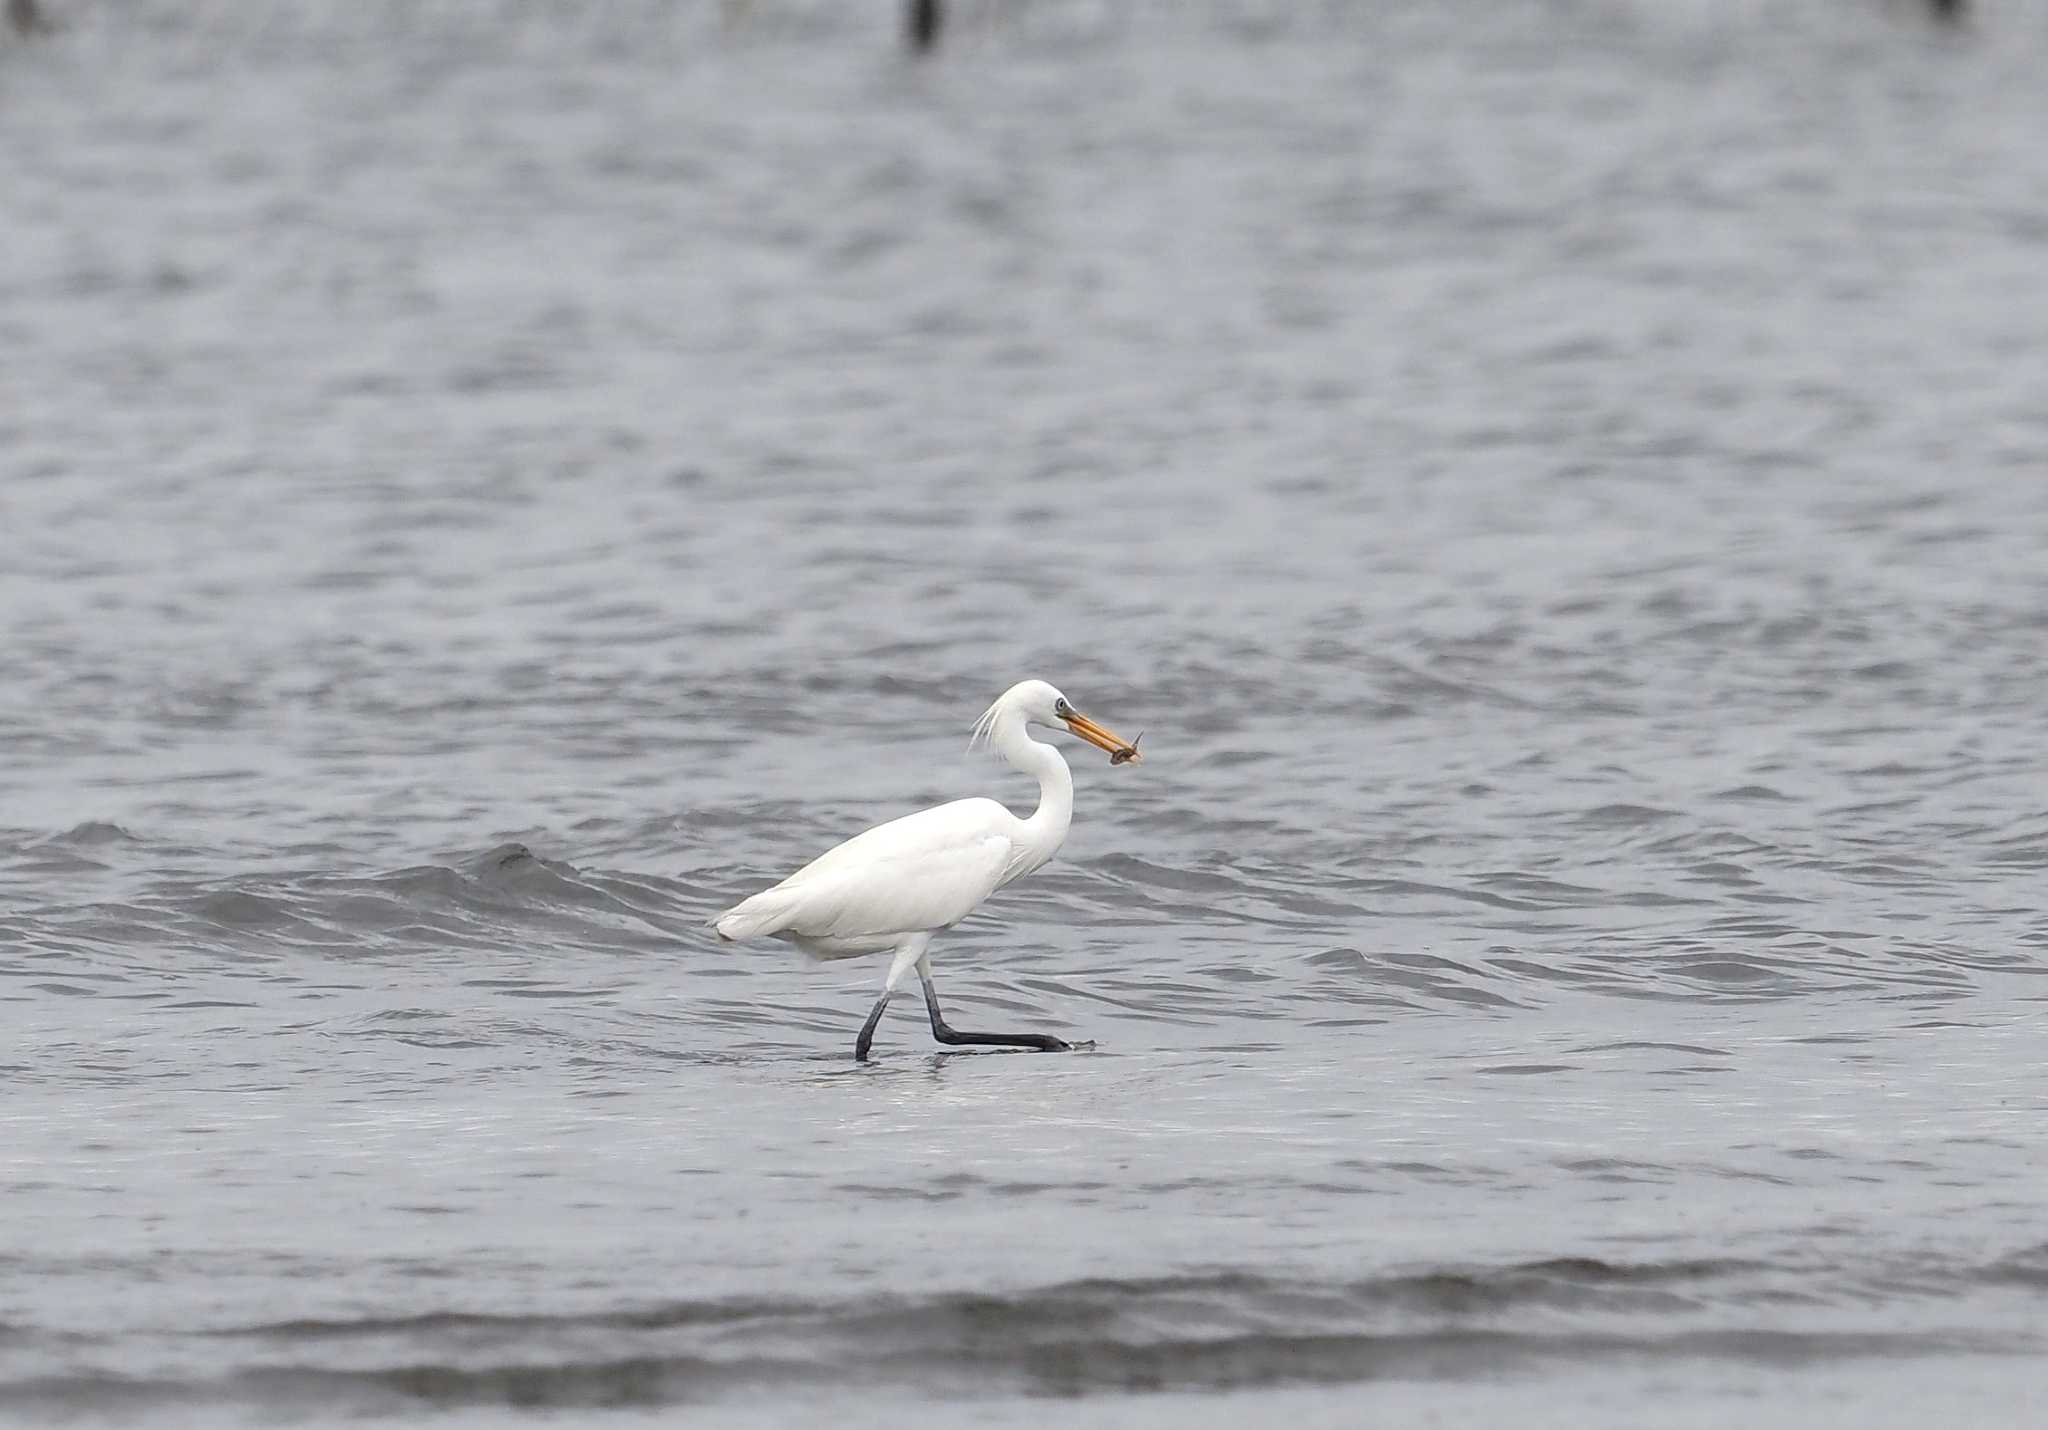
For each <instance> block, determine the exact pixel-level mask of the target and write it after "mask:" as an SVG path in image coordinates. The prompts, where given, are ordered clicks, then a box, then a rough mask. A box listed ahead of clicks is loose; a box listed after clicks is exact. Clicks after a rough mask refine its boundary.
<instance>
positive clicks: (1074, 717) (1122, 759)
mask: <svg viewBox="0 0 2048 1430" xmlns="http://www.w3.org/2000/svg"><path fill="white" fill-rule="evenodd" d="M1061 718H1062V719H1064V720H1065V721H1066V722H1067V728H1068V729H1069V730H1071V731H1073V732H1074V733H1075V734H1076V735H1079V736H1080V737H1081V738H1082V739H1084V740H1086V741H1087V742H1088V743H1089V744H1091V745H1093V746H1095V748H1096V749H1098V750H1107V751H1109V762H1110V763H1111V764H1112V765H1123V764H1129V763H1130V762H1131V761H1132V760H1141V759H1143V758H1144V756H1143V755H1140V754H1139V753H1138V740H1142V739H1144V738H1145V737H1144V735H1142V734H1140V735H1139V736H1138V740H1126V739H1125V738H1124V737H1123V736H1121V735H1116V734H1112V733H1110V732H1109V731H1108V730H1105V729H1103V728H1102V727H1101V726H1100V725H1098V724H1096V723H1095V722H1094V721H1093V720H1090V719H1089V718H1088V717H1087V716H1086V715H1083V714H1082V713H1081V712H1080V711H1078V710H1075V711H1073V712H1071V713H1070V714H1067V715H1065V716H1062V717H1061Z"/></svg>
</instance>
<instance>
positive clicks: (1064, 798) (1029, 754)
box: [1001, 724, 1074, 878]
mask: <svg viewBox="0 0 2048 1430" xmlns="http://www.w3.org/2000/svg"><path fill="white" fill-rule="evenodd" d="M1001 749H1002V754H1003V758H1004V759H1006V760H1008V761H1009V762H1010V763H1011V764H1012V765H1014V766H1015V767H1016V768H1018V769H1020V770H1022V771H1023V772H1024V773H1025V774H1027V775H1032V776H1035V777H1036V778H1037V780H1038V808H1037V809H1036V810H1035V811H1033V813H1032V815H1031V817H1030V818H1029V819H1027V820H1025V821H1024V829H1023V835H1024V849H1023V850H1022V851H1020V852H1022V853H1023V854H1024V856H1025V858H1026V860H1027V861H1028V862H1026V863H1025V864H1024V867H1022V868H1021V869H1019V870H1018V871H1017V873H1016V874H1013V875H1011V877H1012V878H1016V877H1018V876H1020V875H1023V874H1028V873H1030V872H1031V871H1032V870H1033V869H1036V868H1038V867H1039V865H1041V864H1043V863H1045V862H1046V861H1047V860H1048V859H1050V858H1052V856H1053V855H1055V854H1057V853H1058V852H1059V848H1060V845H1061V844H1062V843H1063V842H1064V841H1065V840H1066V837H1067V826H1068V825H1070V824H1072V823H1073V822H1074V772H1073V771H1072V770H1070V769H1068V768H1067V762H1066V760H1065V759H1064V758H1063V757H1062V756H1061V755H1060V752H1059V751H1058V750H1055V749H1054V748H1053V747H1052V746H1050V745H1048V744H1045V743H1043V742H1042V741H1039V740H1034V739H1032V738H1031V737H1030V736H1029V735H1027V734H1026V733H1025V732H1024V728H1023V726H1022V725H1021V724H1020V725H1017V726H1015V727H1013V728H1012V729H1011V730H1008V731H1005V732H1004V738H1003V740H1002V742H1001Z"/></svg>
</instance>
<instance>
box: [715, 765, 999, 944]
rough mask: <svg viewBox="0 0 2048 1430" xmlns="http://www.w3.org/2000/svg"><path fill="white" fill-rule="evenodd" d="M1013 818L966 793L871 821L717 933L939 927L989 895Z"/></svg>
mask: <svg viewBox="0 0 2048 1430" xmlns="http://www.w3.org/2000/svg"><path fill="white" fill-rule="evenodd" d="M1018 822H1019V821H1018V819H1017V817H1016V816H1015V815H1014V814H1011V813H1010V811H1009V810H1007V809H1005V808H1004V807H1003V806H1002V805H1000V804H998V803H997V802H996V801H994V800H992V799H963V800H956V801H954V802H953V803H952V804H942V805H938V806H936V807H935V808H932V809H922V810H919V811H918V812H917V813H915V814H907V815H905V816H903V818H901V819H892V820H890V821H889V822H888V823H887V824H878V825H876V826H875V827H874V828H873V829H870V830H867V831H865V832H863V833H860V834H856V835H855V836H854V837H853V838H851V839H849V840H847V841H846V842H845V843H844V844H840V845H837V846H836V847H834V848H832V849H829V850H827V851H826V852H825V853H823V854H821V855H819V856H818V857H817V858H816V859H813V860H812V861H811V862H810V863H808V864H806V865H805V866H804V867H803V868H801V869H799V870H797V872H796V873H794V874H792V875H790V876H789V877H788V878H787V879H784V880H783V881H782V882H781V883H780V884H777V885H776V886H775V887H774V888H772V889H764V890H762V891H761V892H760V893H758V894H756V895H754V896H753V897H752V898H750V899H747V900H745V901H743V902H741V903H739V904H737V905H735V906H734V907H733V908H731V909H730V910H728V911H727V912H726V913H724V914H722V915H720V916H719V918H718V921H717V923H718V932H719V933H720V934H721V935H722V936H723V937H725V938H729V939H740V938H747V937H750V936H752V935H755V934H764V933H793V934H798V935H800V936H802V937H805V938H815V939H854V938H873V937H879V936H882V935H886V934H897V933H912V932H916V931H918V930H922V929H938V928H945V927H946V926H947V925H949V924H955V923H958V922H959V921H960V920H961V919H963V918H965V917H967V915H968V914H970V913H972V912H973V911H974V909H975V907H976V906H977V905H978V904H980V903H981V902H982V900H984V899H986V898H987V897H988V896H989V895H990V894H991V893H993V892H995V889H996V886H997V885H998V884H999V883H1000V882H1001V880H1002V877H1003V871H1004V870H1005V869H1006V868H1007V867H1008V865H1009V862H1010V855H1011V850H1012V847H1013V841H1012V830H1014V829H1015V827H1016V825H1017V824H1018Z"/></svg>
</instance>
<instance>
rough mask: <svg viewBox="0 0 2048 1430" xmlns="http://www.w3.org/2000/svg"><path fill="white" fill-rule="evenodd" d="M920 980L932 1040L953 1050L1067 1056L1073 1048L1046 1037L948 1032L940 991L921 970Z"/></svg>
mask: <svg viewBox="0 0 2048 1430" xmlns="http://www.w3.org/2000/svg"><path fill="white" fill-rule="evenodd" d="M918 979H919V981H920V982H922V983H923V984H924V1006H925V1011H926V1012H928V1013H930V1014H931V1015H932V1036H933V1037H934V1038H937V1039H938V1040H939V1041H940V1042H942V1043H946V1044H948V1045H950V1046H954V1047H958V1046H959V1045H961V1044H963V1043H972V1044H976V1045H986V1046H988V1047H995V1048H1036V1049H1038V1051H1040V1052H1041V1053H1064V1052H1068V1051H1070V1050H1071V1048H1072V1046H1073V1045H1072V1044H1071V1043H1063V1042H1061V1041H1060V1040H1059V1039H1058V1038H1054V1037H1050V1036H1048V1035H1046V1034H1044V1033H963V1032H961V1031H960V1030H959V1029H957V1028H949V1027H947V1026H946V1015H945V1014H943V1013H941V1012H940V1011H939V990H938V989H936V988H934V987H932V981H931V979H929V978H927V977H926V976H925V975H924V973H923V971H922V970H919V973H918Z"/></svg>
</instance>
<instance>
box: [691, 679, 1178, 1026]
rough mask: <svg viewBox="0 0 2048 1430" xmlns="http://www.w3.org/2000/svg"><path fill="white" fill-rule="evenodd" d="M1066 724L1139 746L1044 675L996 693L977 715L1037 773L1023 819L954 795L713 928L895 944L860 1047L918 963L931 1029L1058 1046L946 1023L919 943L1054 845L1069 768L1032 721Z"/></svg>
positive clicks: (818, 952) (820, 946)
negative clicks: (1077, 705)
mask: <svg viewBox="0 0 2048 1430" xmlns="http://www.w3.org/2000/svg"><path fill="white" fill-rule="evenodd" d="M1034 724H1036V725H1045V726H1048V727H1051V728H1053V729H1064V730H1068V731H1071V732H1072V733H1074V734H1076V735H1078V736H1080V737H1081V738H1082V739H1084V740H1087V741H1088V742H1089V743H1090V744H1093V745H1095V746H1097V747H1099V748H1101V749H1104V750H1108V751H1109V752H1110V754H1111V758H1112V762H1113V763H1117V764H1122V763H1125V762H1127V761H1131V760H1136V759H1137V758H1138V752H1137V746H1136V745H1134V744H1131V743H1127V742H1126V741H1124V740H1122V739H1120V738H1119V737H1117V736H1115V735H1112V734H1111V733H1110V732H1109V731H1107V730H1105V729H1103V728H1102V727H1101V726H1100V725H1097V724H1096V723H1095V722H1094V721H1093V720H1090V719H1089V718H1088V717H1087V716H1085V715H1083V714H1081V713H1080V712H1079V711H1077V710H1075V709H1074V708H1073V707H1072V706H1071V705H1069V704H1068V703H1067V699H1066V697H1065V696H1063V695H1061V694H1060V692H1059V691H1057V690H1055V689H1054V688H1053V687H1052V686H1050V685H1048V684H1046V683H1045V682H1044V681H1042V680H1026V681H1021V682H1019V683H1018V684H1016V685H1013V686H1011V687H1010V689H1009V690H1007V691H1005V692H1004V693H1003V696H1002V698H1001V699H999V700H997V701H996V703H995V704H993V705H991V706H990V707H989V708H988V710H987V712H986V713H985V714H983V715H982V717H981V719H980V721H978V722H977V723H976V725H975V729H974V736H975V741H976V742H986V743H987V744H988V745H990V746H991V747H993V748H994V749H995V750H996V751H997V753H999V754H1001V755H1002V756H1003V758H1004V759H1006V760H1008V761H1009V762H1010V764H1012V765H1014V766H1015V767H1016V768H1018V769H1020V770H1022V771H1024V772H1025V773H1027V774H1032V775H1036V776H1037V778H1038V793H1039V801H1038V809H1037V810H1036V811H1035V812H1034V813H1033V814H1032V815H1031V817H1030V818H1028V819H1020V818H1018V817H1017V816H1016V815H1014V814H1012V813H1011V812H1010V811H1009V810H1008V809H1006V808H1005V807H1004V806H1003V805H1001V804H998V803H997V802H996V801H995V800H992V799H961V800H955V801H953V802H952V803H951V804H942V805H937V806H935V807H933V808H931V809H922V810H919V811H918V812H917V813H915V814H907V815H904V816H903V817H902V818H901V819H892V820H890V821H889V822H888V823H887V824H878V825H876V826H875V827H874V828H873V829H869V830H866V831H864V832H862V833H860V834H856V835H855V836H854V837H853V838H851V839H849V840H847V841H846V842H845V843H843V844H840V845H837V846H835V847H834V848H831V849H828V850H827V851H826V852H825V853H823V854H821V855H819V856H818V857H817V858H816V859H813V860H812V861H811V862H810V863H808V864H806V865H804V867H803V868H801V869H799V870H797V871H796V872H795V873H794V874H791V875H790V876H789V877H788V878H787V879H784V880H783V881H782V882H781V883H779V884H777V885H775V886H774V887H773V888H770V889H764V890H762V891H761V892H760V893H758V894H755V895H754V896H753V897H752V898H749V899H744V900H742V901H741V902H740V903H738V904H735V905H734V906H733V907H732V908H730V909H728V910H726V912H724V913H723V914H720V915H719V916H718V917H717V919H715V920H714V921H713V922H714V925H715V926H716V928H717V930H718V935H719V937H720V938H724V939H729V940H739V939H745V938H753V937H757V936H759V935H763V934H767V935H771V936H773V937H776V938H781V939H786V940H788V941H789V942H790V943H793V944H795V945H796V946H797V947H798V948H800V949H802V950H804V951H805V952H806V953H809V954H812V955H814V956H816V957H819V958H851V957H854V956H855V955H858V954H863V953H880V952H882V951H884V950H894V951H895V954H896V956H895V958H894V959H892V960H891V962H890V966H889V974H888V978H887V979H886V981H885V982H884V984H883V987H882V996H881V997H880V998H879V999H878V1000H877V1001H876V1003H875V1006H874V1009H873V1011H872V1012H871V1013H870V1014H869V1017H868V1021H867V1024H866V1026H864V1027H863V1028H862V1029H861V1034H860V1037H859V1038H858V1039H857V1040H856V1042H855V1044H854V1055H855V1056H856V1057H859V1058H865V1057H866V1056H867V1051H868V1046H869V1044H870V1043H871V1042H872V1040H873V1037H874V1029H875V1025H876V1024H877V1023H879V1022H880V1021H881V1016H882V1010H883V1009H884V1008H885V1007H886V1006H887V1005H888V1001H889V998H890V996H891V995H892V994H893V993H894V992H895V990H896V985H897V984H898V983H899V982H900V981H901V980H902V978H903V976H904V974H905V973H907V972H908V971H909V970H910V968H911V966H912V965H913V964H914V965H916V967H917V970H918V976H919V978H920V980H921V981H922V982H923V985H924V992H925V1003H926V1006H927V1009H928V1011H929V1012H930V1014H931V1022H932V1032H933V1034H934V1036H936V1037H937V1038H938V1039H939V1040H940V1041H941V1042H946V1043H952V1042H992V1043H998V1044H1003V1045H1007V1046H1015V1047H1035V1048H1044V1049H1056V1048H1064V1047H1065V1046H1066V1044H1064V1043H1062V1042H1060V1041H1059V1040H1058V1039H1056V1038H1049V1037H1046V1036H1044V1035H1043V1034H1034V1033H959V1032H955V1031H954V1030H953V1029H951V1028H949V1027H947V1026H946V1024H945V1020H944V1018H943V1017H942V1016H941V1015H940V1012H939V1005H938V997H937V994H936V992H935V990H934V989H933V987H932V982H931V963H930V959H929V958H928V957H927V956H926V952H925V950H926V948H927V946H928V945H929V944H930V942H931V939H932V936H933V935H935V934H937V933H938V932H940V931H941V930H943V929H948V928H951V927H952V926H953V925H954V924H956V923H958V922H960V920H962V919H964V918H966V917H967V916H968V915H969V914H971V913H973V912H974V910H975V909H976V908H978V907H979V906H980V905H981V903H982V902H983V900H985V899H987V898H988V896H989V895H990V894H992V893H994V892H995V891H996V890H997V889H1000V888H1002V887H1003V885H1005V884H1008V883H1010V882H1011V881H1012V880H1015V879H1020V878H1022V877H1023V876H1024V875H1026V874H1029V873H1030V872H1031V871H1032V870H1034V869H1037V868H1039V867H1040V866H1042V865H1043V864H1045V862H1046V861H1047V860H1049V859H1051V858H1052V857H1053V855H1054V854H1055V853H1057V852H1058V851H1059V847H1060V844H1061V842H1062V841H1064V840H1065V839H1066V837H1067V827H1068V825H1069V823H1070V822H1071V821H1072V818H1073V812H1074V777H1073V773H1072V771H1070V770H1069V769H1068V768H1067V762H1066V761H1065V760H1064V759H1063V758H1061V756H1060V753H1059V751H1058V750H1055V749H1054V748H1053V747H1052V746H1050V745H1047V744H1043V743H1041V742H1039V741H1037V740H1034V739H1032V738H1031V737H1030V735H1029V733H1028V732H1027V727H1028V726H1030V725H1034Z"/></svg>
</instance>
